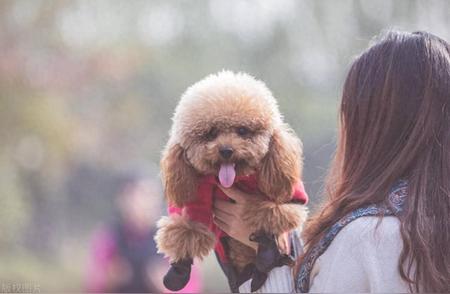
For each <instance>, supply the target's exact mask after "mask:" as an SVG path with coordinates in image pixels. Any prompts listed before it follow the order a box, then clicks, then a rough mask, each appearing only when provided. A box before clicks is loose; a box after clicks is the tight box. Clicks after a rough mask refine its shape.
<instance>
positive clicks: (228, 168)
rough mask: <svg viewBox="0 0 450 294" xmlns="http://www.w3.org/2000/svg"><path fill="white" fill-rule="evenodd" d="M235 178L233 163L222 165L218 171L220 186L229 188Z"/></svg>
mask: <svg viewBox="0 0 450 294" xmlns="http://www.w3.org/2000/svg"><path fill="white" fill-rule="evenodd" d="M235 177H236V171H235V170H234V163H222V165H221V166H220V170H219V181H220V184H221V185H222V186H224V187H225V188H230V187H231V186H232V185H233V183H234V178H235Z"/></svg>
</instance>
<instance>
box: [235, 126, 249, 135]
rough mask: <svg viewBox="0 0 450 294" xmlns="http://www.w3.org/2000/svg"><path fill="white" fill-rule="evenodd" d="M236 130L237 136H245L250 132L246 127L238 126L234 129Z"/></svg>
mask: <svg viewBox="0 0 450 294" xmlns="http://www.w3.org/2000/svg"><path fill="white" fill-rule="evenodd" d="M236 132H237V133H238V135H239V136H247V135H249V134H250V130H249V129H248V128H246V127H238V128H237V129H236Z"/></svg>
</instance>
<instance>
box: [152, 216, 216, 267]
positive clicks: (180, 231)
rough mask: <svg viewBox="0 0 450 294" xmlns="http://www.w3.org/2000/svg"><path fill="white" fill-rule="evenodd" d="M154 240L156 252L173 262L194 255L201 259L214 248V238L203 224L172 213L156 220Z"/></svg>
mask: <svg viewBox="0 0 450 294" xmlns="http://www.w3.org/2000/svg"><path fill="white" fill-rule="evenodd" d="M155 241H156V245H157V247H158V253H163V254H164V255H165V256H166V257H169V258H170V261H171V262H174V261H179V260H182V259H187V258H194V257H197V258H200V259H203V258H204V257H206V256H207V255H208V254H209V252H210V251H211V250H212V249H213V248H214V244H215V241H216V240H215V236H214V234H213V233H212V232H211V231H210V230H209V229H208V228H207V227H206V226H205V225H204V224H201V223H199V222H195V221H192V220H189V219H187V218H186V217H183V216H180V215H172V216H164V217H162V218H161V219H160V220H159V221H158V231H157V232H156V235H155Z"/></svg>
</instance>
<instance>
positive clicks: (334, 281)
mask: <svg viewBox="0 0 450 294" xmlns="http://www.w3.org/2000/svg"><path fill="white" fill-rule="evenodd" d="M402 246H403V242H402V240H401V234H400V222H399V220H398V219H397V218H396V217H393V216H385V217H382V218H381V217H375V216H364V217H360V218H357V219H355V220H354V221H352V222H351V223H349V224H348V225H346V226H345V227H344V228H343V229H342V230H341V231H340V232H339V233H338V234H337V235H336V237H335V238H334V240H333V241H332V242H331V244H330V246H329V247H328V249H327V250H326V251H325V252H324V253H323V255H322V256H320V257H319V259H318V260H317V262H316V264H315V266H314V269H313V273H312V279H313V281H312V287H311V289H310V290H311V291H312V292H342V291H343V292H346V291H350V290H353V291H354V290H357V292H379V291H382V292H408V288H407V286H406V284H405V283H404V281H402V279H401V277H400V276H399V273H398V270H397V268H398V261H399V257H400V254H401V250H402ZM386 290H390V291H386ZM391 290H392V291H391Z"/></svg>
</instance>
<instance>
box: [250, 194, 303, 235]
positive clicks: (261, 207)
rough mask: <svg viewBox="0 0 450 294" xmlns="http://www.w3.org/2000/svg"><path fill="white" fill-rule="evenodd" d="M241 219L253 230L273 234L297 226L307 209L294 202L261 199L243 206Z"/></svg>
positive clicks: (299, 224) (300, 223) (301, 222)
mask: <svg viewBox="0 0 450 294" xmlns="http://www.w3.org/2000/svg"><path fill="white" fill-rule="evenodd" d="M243 215H244V217H243V221H244V222H245V223H246V224H247V225H248V226H249V228H250V229H251V230H252V231H253V232H256V231H264V232H270V233H274V234H275V235H278V234H281V233H284V232H286V231H290V230H293V229H296V228H299V227H300V226H301V225H302V224H303V223H304V222H305V220H306V217H307V215H308V210H307V208H306V207H305V206H304V205H300V204H296V203H284V204H279V203H275V202H273V201H267V200H261V201H256V202H252V203H249V204H247V205H245V206H244V213H243Z"/></svg>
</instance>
